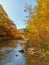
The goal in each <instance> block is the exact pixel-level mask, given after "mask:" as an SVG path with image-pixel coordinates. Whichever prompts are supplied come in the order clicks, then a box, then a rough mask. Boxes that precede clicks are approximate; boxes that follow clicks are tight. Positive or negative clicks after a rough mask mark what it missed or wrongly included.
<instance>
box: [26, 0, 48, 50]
mask: <svg viewBox="0 0 49 65" xmlns="http://www.w3.org/2000/svg"><path fill="white" fill-rule="evenodd" d="M34 11H35V12H34V13H32V15H31V16H30V18H29V20H28V24H27V27H26V34H27V35H26V36H27V38H28V40H29V42H30V45H31V46H35V47H37V48H42V49H44V50H47V49H49V47H48V46H49V1H48V0H37V5H36V6H35V7H34Z"/></svg>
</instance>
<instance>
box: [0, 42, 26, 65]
mask: <svg viewBox="0 0 49 65" xmlns="http://www.w3.org/2000/svg"><path fill="white" fill-rule="evenodd" d="M20 42H21V41H18V45H17V47H16V48H2V49H1V50H0V65H27V64H26V58H25V53H20V52H19V50H21V49H23V47H22V46H21V45H20Z"/></svg>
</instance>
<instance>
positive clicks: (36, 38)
mask: <svg viewBox="0 0 49 65" xmlns="http://www.w3.org/2000/svg"><path fill="white" fill-rule="evenodd" d="M36 1H37V4H36V6H35V7H34V8H32V6H31V5H29V6H28V5H27V4H26V6H25V10H24V12H26V13H28V14H29V16H28V18H27V23H26V24H27V26H26V28H25V29H23V31H21V30H20V29H17V27H16V25H15V23H14V22H13V21H12V20H11V19H10V18H9V16H8V14H7V13H6V12H5V10H4V9H3V7H2V5H0V48H9V47H11V48H17V45H20V47H21V46H22V47H23V49H21V50H19V52H20V53H22V54H23V53H25V57H26V61H27V64H24V65H49V1H48V0H36ZM19 43H20V44H19ZM18 47H19V46H18ZM8 53H9V52H8ZM20 55H21V54H20ZM0 56H2V54H1V53H0ZM16 56H18V55H16ZM20 59H21V58H20ZM5 62H6V61H5ZM20 62H21V61H20ZM2 65H7V64H2ZM10 65H13V64H10ZM17 65H19V64H17ZM22 65H23V64H22Z"/></svg>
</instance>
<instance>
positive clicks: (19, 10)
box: [0, 0, 36, 28]
mask: <svg viewBox="0 0 49 65" xmlns="http://www.w3.org/2000/svg"><path fill="white" fill-rule="evenodd" d="M25 3H28V4H31V5H32V6H33V7H34V6H35V5H36V0H0V4H1V5H2V6H3V8H4V9H5V11H6V12H7V14H8V16H9V18H10V19H11V20H13V21H14V23H15V24H16V26H17V28H25V27H26V25H25V21H24V20H25V16H26V15H27V14H26V13H25V12H24V9H25V8H24V6H25Z"/></svg>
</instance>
